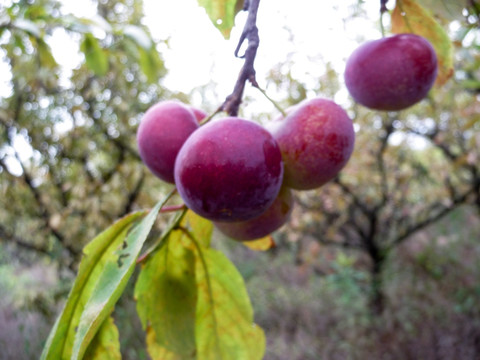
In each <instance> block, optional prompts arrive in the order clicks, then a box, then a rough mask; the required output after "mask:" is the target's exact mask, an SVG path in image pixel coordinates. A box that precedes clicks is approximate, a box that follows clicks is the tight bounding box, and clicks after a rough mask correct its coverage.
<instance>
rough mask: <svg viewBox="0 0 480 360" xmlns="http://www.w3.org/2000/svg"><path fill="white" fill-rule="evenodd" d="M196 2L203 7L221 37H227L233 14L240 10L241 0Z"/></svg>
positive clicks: (233, 19)
mask: <svg viewBox="0 0 480 360" xmlns="http://www.w3.org/2000/svg"><path fill="white" fill-rule="evenodd" d="M198 4H199V5H200V6H202V7H203V8H205V10H206V11H207V15H208V17H209V18H210V20H211V21H212V23H213V25H215V27H216V28H217V29H218V30H220V32H221V33H222V35H223V37H224V38H225V39H228V38H229V37H230V32H231V31H232V28H233V26H234V25H235V15H237V13H238V12H239V11H240V10H241V6H239V4H243V1H241V0H198Z"/></svg>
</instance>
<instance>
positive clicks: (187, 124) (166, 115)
mask: <svg viewBox="0 0 480 360" xmlns="http://www.w3.org/2000/svg"><path fill="white" fill-rule="evenodd" d="M198 127H199V125H198V122H197V119H196V118H195V115H194V113H193V112H192V111H191V110H190V109H189V108H188V107H187V106H186V105H183V104H182V103H181V102H178V101H162V102H159V103H157V104H155V105H153V106H152V107H150V108H149V109H148V110H147V111H146V112H145V115H144V116H143V118H142V121H141V122H140V126H139V127H138V130H137V144H138V149H139V152H140V157H141V159H142V161H143V162H144V164H145V165H146V166H147V167H148V168H149V169H150V171H151V172H152V173H153V174H154V175H156V176H157V177H159V178H160V179H162V180H164V181H166V182H169V183H172V184H173V183H174V174H173V171H174V166H175V159H176V157H177V154H178V152H179V151H180V148H181V147H182V145H183V143H184V142H185V141H186V140H187V138H188V137H189V136H190V135H191V134H192V133H193V132H194V131H195V130H197V129H198Z"/></svg>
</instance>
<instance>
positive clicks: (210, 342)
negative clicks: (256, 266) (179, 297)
mask: <svg viewBox="0 0 480 360" xmlns="http://www.w3.org/2000/svg"><path fill="white" fill-rule="evenodd" d="M196 260H197V261H196V266H195V276H196V281H197V286H198V301H197V314H196V316H197V324H196V329H195V335H196V342H197V357H198V359H225V360H227V359H248V360H255V359H262V358H263V355H264V352H265V335H264V333H263V330H262V329H261V328H260V327H258V326H257V325H255V324H254V322H253V310H252V306H251V304H250V299H249V297H248V293H247V290H246V288H245V284H244V282H243V278H242V276H241V275H240V274H239V272H238V271H237V269H236V268H235V266H234V265H233V264H232V263H231V262H230V260H228V258H227V257H225V255H223V254H222V253H220V252H218V251H217V250H214V249H202V248H200V247H198V256H197V258H196Z"/></svg>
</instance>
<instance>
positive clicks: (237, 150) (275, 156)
mask: <svg viewBox="0 0 480 360" xmlns="http://www.w3.org/2000/svg"><path fill="white" fill-rule="evenodd" d="M205 117H206V114H205V113H204V112H203V111H201V110H199V109H195V108H192V107H189V106H187V105H185V104H183V103H181V102H178V101H162V102H160V103H158V104H156V105H154V106H152V107H151V108H150V109H149V110H148V111H147V112H146V113H145V115H144V117H143V119H142V121H141V123H140V126H139V128H138V132H137V143H138V147H139V151H140V156H141V158H142V160H143V162H144V163H145V164H146V166H147V167H148V168H149V169H150V170H151V172H152V173H153V174H155V175H156V176H157V177H159V178H160V179H162V180H164V181H166V182H169V183H173V184H175V185H176V187H177V189H178V192H179V194H180V196H181V197H182V199H183V201H184V202H185V204H186V206H187V207H188V208H190V209H191V210H193V211H194V212H195V213H197V214H199V215H200V216H202V217H204V218H207V219H209V220H211V221H213V223H214V224H215V225H216V227H217V228H218V229H219V230H220V231H221V232H223V233H224V234H226V235H227V236H229V237H231V238H232V239H235V240H240V241H246V240H253V239H258V238H261V237H264V236H266V235H268V234H270V233H271V232H273V231H275V230H276V229H278V228H279V227H281V226H282V225H283V224H284V223H285V222H286V221H287V220H288V218H289V216H290V213H291V211H292V207H293V195H292V189H293V190H310V189H315V188H318V187H320V186H322V185H323V184H325V183H326V182H328V181H329V180H331V179H333V178H334V177H335V176H336V175H337V174H338V172H339V171H340V170H341V169H342V168H343V167H344V166H345V164H346V163H347V161H348V160H349V158H350V156H351V154H352V151H353V147H354V141H355V133H354V130H353V124H352V121H351V119H350V118H349V117H348V115H347V113H346V112H345V111H344V110H343V109H342V108H341V107H340V106H338V105H337V104H335V103H334V102H332V101H330V100H327V99H323V98H315V99H310V100H305V101H303V102H301V103H299V104H297V105H296V106H295V107H293V108H291V109H289V110H288V112H287V115H286V116H285V117H281V118H280V119H277V120H275V121H272V122H271V124H270V125H269V126H268V128H264V127H262V126H261V125H259V124H258V123H256V122H253V121H250V120H246V119H242V118H239V117H225V118H221V119H215V120H211V121H209V122H207V123H206V124H204V125H201V121H202V119H204V118H205Z"/></svg>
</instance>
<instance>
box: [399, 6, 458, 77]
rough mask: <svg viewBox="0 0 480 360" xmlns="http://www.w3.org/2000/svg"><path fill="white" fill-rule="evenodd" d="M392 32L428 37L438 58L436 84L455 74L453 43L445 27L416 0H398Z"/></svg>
mask: <svg viewBox="0 0 480 360" xmlns="http://www.w3.org/2000/svg"><path fill="white" fill-rule="evenodd" d="M392 32H394V33H397V34H400V33H414V34H417V35H420V36H423V37H424V38H426V39H427V40H428V41H430V43H431V44H432V46H433V47H434V49H435V52H436V54H437V59H438V75H437V80H436V86H441V85H443V84H444V83H445V82H446V81H447V80H448V79H449V78H450V77H451V76H452V75H453V45H452V42H451V41H450V39H449V37H448V34H447V33H446V31H445V30H444V29H443V27H442V26H441V25H440V24H439V23H438V22H437V21H436V20H435V19H434V18H433V17H432V16H431V14H430V13H429V12H428V11H427V10H426V9H424V8H423V7H421V6H420V5H419V4H418V3H417V2H415V1H414V0H397V3H396V6H395V9H394V10H393V12H392Z"/></svg>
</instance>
